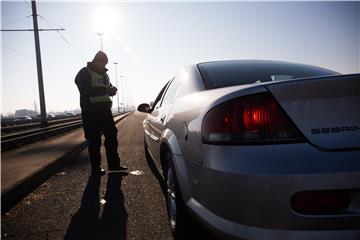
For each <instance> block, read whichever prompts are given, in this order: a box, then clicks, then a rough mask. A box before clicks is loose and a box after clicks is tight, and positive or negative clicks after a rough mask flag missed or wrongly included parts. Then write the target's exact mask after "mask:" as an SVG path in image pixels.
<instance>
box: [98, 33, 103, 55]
mask: <svg viewBox="0 0 360 240" xmlns="http://www.w3.org/2000/svg"><path fill="white" fill-rule="evenodd" d="M96 34H97V35H98V36H99V37H100V48H101V49H100V50H101V51H104V49H103V36H104V33H103V32H99V33H96Z"/></svg>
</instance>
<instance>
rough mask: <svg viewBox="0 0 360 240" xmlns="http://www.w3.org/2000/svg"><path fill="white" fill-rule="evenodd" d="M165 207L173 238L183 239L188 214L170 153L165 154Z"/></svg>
mask: <svg viewBox="0 0 360 240" xmlns="http://www.w3.org/2000/svg"><path fill="white" fill-rule="evenodd" d="M166 163H167V167H166V174H165V181H166V207H167V213H168V220H169V224H170V227H171V231H172V233H173V237H174V239H177V240H178V239H185V232H186V228H187V220H188V219H189V214H188V212H187V210H186V207H185V204H184V202H183V200H182V197H181V194H180V191H179V185H178V182H177V179H176V174H175V169H174V164H173V162H172V156H171V153H167V154H166Z"/></svg>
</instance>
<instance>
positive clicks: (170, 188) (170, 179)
mask: <svg viewBox="0 0 360 240" xmlns="http://www.w3.org/2000/svg"><path fill="white" fill-rule="evenodd" d="M166 185H167V205H168V212H169V221H170V226H171V228H172V229H173V230H175V228H176V193H175V181H174V171H173V169H172V167H169V169H168V172H167V180H166Z"/></svg>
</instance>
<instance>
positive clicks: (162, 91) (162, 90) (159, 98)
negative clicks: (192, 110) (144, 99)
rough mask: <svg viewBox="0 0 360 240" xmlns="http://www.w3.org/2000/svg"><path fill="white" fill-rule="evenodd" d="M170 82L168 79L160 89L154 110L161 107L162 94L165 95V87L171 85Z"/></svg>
mask: <svg viewBox="0 0 360 240" xmlns="http://www.w3.org/2000/svg"><path fill="white" fill-rule="evenodd" d="M169 82H170V81H168V82H167V83H166V84H165V86H164V87H163V88H162V89H161V91H160V92H159V94H158V95H157V97H156V99H155V101H154V103H153V107H152V110H154V109H157V108H159V107H160V105H161V99H162V96H163V95H164V92H165V89H166V87H167V86H168V85H169Z"/></svg>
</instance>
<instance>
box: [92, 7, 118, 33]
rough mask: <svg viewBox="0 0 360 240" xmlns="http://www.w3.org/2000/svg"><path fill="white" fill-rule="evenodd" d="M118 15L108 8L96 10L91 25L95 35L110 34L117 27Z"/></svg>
mask: <svg viewBox="0 0 360 240" xmlns="http://www.w3.org/2000/svg"><path fill="white" fill-rule="evenodd" d="M118 21H119V19H118V15H117V14H116V13H115V12H114V11H112V9H111V8H109V7H106V8H105V7H103V8H97V9H96V10H95V14H94V17H93V25H94V28H95V31H96V32H97V33H104V34H111V33H114V32H115V31H116V28H117V26H118Z"/></svg>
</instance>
